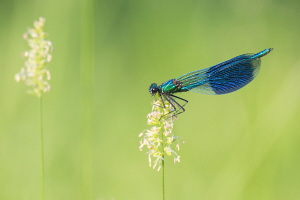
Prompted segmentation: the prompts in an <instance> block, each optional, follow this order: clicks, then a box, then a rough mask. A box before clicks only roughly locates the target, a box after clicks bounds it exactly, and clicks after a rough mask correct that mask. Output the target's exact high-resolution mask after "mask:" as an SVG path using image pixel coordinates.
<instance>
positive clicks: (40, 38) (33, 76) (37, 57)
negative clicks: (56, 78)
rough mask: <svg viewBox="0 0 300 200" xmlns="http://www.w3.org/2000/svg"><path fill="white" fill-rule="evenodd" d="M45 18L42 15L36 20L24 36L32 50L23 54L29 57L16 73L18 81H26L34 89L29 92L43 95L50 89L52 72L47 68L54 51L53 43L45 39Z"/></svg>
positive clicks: (39, 95)
mask: <svg viewBox="0 0 300 200" xmlns="http://www.w3.org/2000/svg"><path fill="white" fill-rule="evenodd" d="M45 21H46V20H45V19H44V18H42V17H40V18H39V20H38V21H35V22H34V24H33V25H34V27H33V28H28V30H27V32H26V33H24V35H23V38H24V39H25V40H26V41H27V43H28V45H29V47H30V50H28V51H26V52H24V54H23V56H24V57H25V58H26V59H27V60H26V61H25V66H24V67H23V68H22V69H21V71H20V72H19V73H18V74H16V75H15V80H16V81H17V82H19V81H24V82H25V84H26V85H28V86H31V87H32V89H31V90H29V91H28V92H29V93H31V94H34V95H36V96H38V97H41V95H42V93H43V92H44V93H45V92H49V91H50V84H49V83H48V81H49V80H50V78H51V76H50V72H49V70H48V69H46V66H47V64H48V63H49V62H50V61H51V59H52V55H51V54H50V52H52V51H53V47H52V43H51V42H50V41H48V40H45V38H46V36H47V34H46V33H45V32H44V30H43V29H44V25H45Z"/></svg>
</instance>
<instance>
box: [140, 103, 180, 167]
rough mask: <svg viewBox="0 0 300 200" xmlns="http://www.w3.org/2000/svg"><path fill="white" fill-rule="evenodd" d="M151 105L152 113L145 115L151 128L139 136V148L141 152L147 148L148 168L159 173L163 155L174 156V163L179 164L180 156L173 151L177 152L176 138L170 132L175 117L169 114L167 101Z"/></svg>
mask: <svg viewBox="0 0 300 200" xmlns="http://www.w3.org/2000/svg"><path fill="white" fill-rule="evenodd" d="M152 105H153V106H152V112H151V113H149V114H148V115H147V118H148V120H147V121H148V125H151V126H152V127H151V128H150V129H147V130H145V131H143V132H142V133H140V134H139V137H142V139H141V141H140V147H139V148H140V150H141V151H142V150H143V148H144V147H147V148H148V152H147V154H148V161H149V166H150V167H152V168H153V169H155V168H157V171H159V170H160V169H161V167H162V161H163V160H164V159H165V157H164V156H165V155H167V156H174V163H176V162H180V156H179V155H178V154H177V152H176V151H175V150H174V149H176V150H179V142H177V141H176V140H177V138H178V137H177V136H174V135H173V132H172V131H173V126H174V120H176V119H177V117H176V116H174V115H172V114H171V113H170V112H172V110H173V109H172V106H171V105H170V103H169V102H167V101H165V102H162V100H161V99H160V98H159V99H158V100H156V101H153V103H152ZM175 141H176V142H177V143H176V144H174V142H175ZM173 146H174V147H175V148H174V149H173Z"/></svg>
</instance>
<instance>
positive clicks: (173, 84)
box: [149, 48, 273, 115]
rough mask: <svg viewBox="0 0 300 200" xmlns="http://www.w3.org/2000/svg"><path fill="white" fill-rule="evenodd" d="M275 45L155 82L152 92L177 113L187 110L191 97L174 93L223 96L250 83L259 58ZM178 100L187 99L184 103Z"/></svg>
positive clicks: (257, 67)
mask: <svg viewBox="0 0 300 200" xmlns="http://www.w3.org/2000/svg"><path fill="white" fill-rule="evenodd" d="M272 50H273V48H269V49H265V50H263V51H261V52H258V53H256V54H242V55H239V56H237V57H234V58H232V59H230V60H227V61H225V62H222V63H219V64H217V65H214V66H212V67H209V68H205V69H200V70H197V71H193V72H190V73H187V74H184V75H182V76H180V77H178V78H176V79H170V80H168V81H166V82H164V83H163V84H161V85H159V86H158V85H157V84H156V83H152V84H151V85H150V88H149V92H150V94H152V96H153V95H155V94H157V93H158V95H159V97H160V98H161V99H162V100H163V99H165V100H166V101H168V102H169V103H170V104H171V106H172V107H173V112H175V115H178V114H180V113H183V112H184V111H185V108H184V106H185V105H186V104H187V103H188V100H186V99H183V98H181V97H178V96H175V95H174V94H175V93H179V92H187V91H193V92H197V93H200V94H210V95H220V94H227V93H230V92H234V91H236V90H239V89H241V88H242V87H244V86H245V85H247V84H248V83H250V82H251V81H252V80H253V79H254V78H255V77H256V76H257V74H258V72H259V68H260V62H261V61H260V58H261V57H263V56H265V55H267V54H268V53H270V52H271V51H272ZM175 99H179V100H182V101H184V104H183V105H181V104H180V103H178V102H177V101H176V100H175Z"/></svg>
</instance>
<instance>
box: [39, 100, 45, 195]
mask: <svg viewBox="0 0 300 200" xmlns="http://www.w3.org/2000/svg"><path fill="white" fill-rule="evenodd" d="M39 102H40V134H41V135H40V139H41V141H40V143H41V199H42V200H44V199H45V156H44V131H43V100H42V97H40V98H39Z"/></svg>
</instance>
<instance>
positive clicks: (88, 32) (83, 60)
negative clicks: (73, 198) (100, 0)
mask: <svg viewBox="0 0 300 200" xmlns="http://www.w3.org/2000/svg"><path fill="white" fill-rule="evenodd" d="M94 21H95V19H94V1H93V0H89V1H86V0H82V1H81V21H80V26H81V27H80V30H81V38H80V44H81V53H80V76H81V77H80V85H81V116H82V118H81V123H82V140H81V141H82V143H81V190H82V191H81V195H82V197H81V199H95V198H94V197H93V185H94V184H93V177H94V167H93V165H94V159H93V152H94V142H93V136H94V123H93V120H94V110H95V109H94V107H95V106H94V59H95V57H94V54H95V50H94V44H95V36H94V35H95V34H94V31H95V28H94V24H95V23H94Z"/></svg>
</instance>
